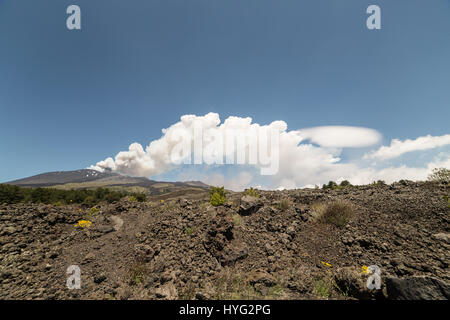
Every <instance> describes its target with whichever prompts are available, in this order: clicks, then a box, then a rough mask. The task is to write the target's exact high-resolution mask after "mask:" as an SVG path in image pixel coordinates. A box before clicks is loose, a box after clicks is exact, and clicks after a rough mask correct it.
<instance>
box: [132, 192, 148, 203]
mask: <svg viewBox="0 0 450 320" xmlns="http://www.w3.org/2000/svg"><path fill="white" fill-rule="evenodd" d="M134 197H135V198H136V200H137V201H138V202H144V201H145V200H147V195H146V194H145V193H136V194H134Z"/></svg>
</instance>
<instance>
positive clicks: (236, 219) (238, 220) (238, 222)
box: [231, 214, 242, 227]
mask: <svg viewBox="0 0 450 320" xmlns="http://www.w3.org/2000/svg"><path fill="white" fill-rule="evenodd" d="M231 217H232V218H233V223H234V225H235V226H236V227H237V226H240V225H241V224H242V218H241V216H240V215H238V214H233V215H232V216H231Z"/></svg>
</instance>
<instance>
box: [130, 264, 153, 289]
mask: <svg viewBox="0 0 450 320" xmlns="http://www.w3.org/2000/svg"><path fill="white" fill-rule="evenodd" d="M149 274H150V270H149V269H148V267H147V265H146V264H145V263H139V262H136V263H134V264H132V265H131V267H130V269H129V270H128V276H129V284H130V285H134V286H135V285H139V284H141V283H142V282H144V280H145V278H146V277H147V276H148V275H149Z"/></svg>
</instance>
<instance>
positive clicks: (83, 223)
mask: <svg viewBox="0 0 450 320" xmlns="http://www.w3.org/2000/svg"><path fill="white" fill-rule="evenodd" d="M91 224H92V222H91V221H89V220H80V221H78V223H77V224H76V225H75V227H81V228H84V227H88V228H89V227H90V226H91Z"/></svg>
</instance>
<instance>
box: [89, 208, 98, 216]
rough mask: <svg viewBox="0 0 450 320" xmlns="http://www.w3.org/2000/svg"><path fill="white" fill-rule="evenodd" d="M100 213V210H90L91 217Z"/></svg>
mask: <svg viewBox="0 0 450 320" xmlns="http://www.w3.org/2000/svg"><path fill="white" fill-rule="evenodd" d="M99 212H100V209H99V208H96V207H92V208H90V209H89V216H93V215H95V214H97V213H99Z"/></svg>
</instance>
